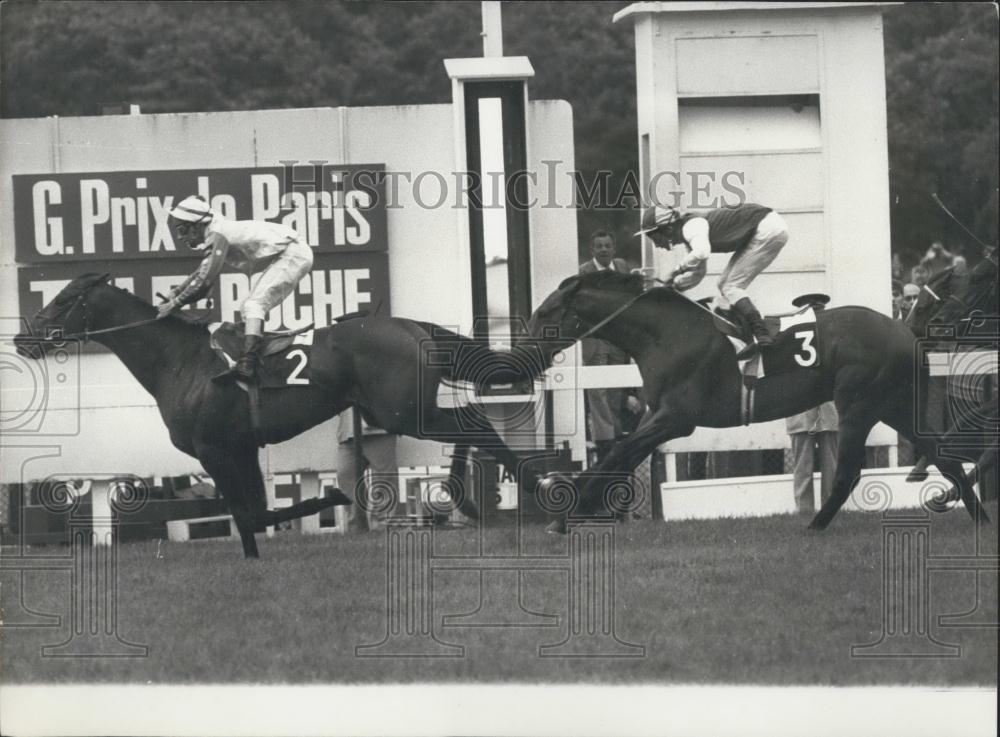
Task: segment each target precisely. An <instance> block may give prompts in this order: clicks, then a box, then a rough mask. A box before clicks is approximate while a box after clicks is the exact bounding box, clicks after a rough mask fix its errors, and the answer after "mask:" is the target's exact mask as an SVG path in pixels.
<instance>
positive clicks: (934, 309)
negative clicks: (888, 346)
mask: <svg viewBox="0 0 1000 737" xmlns="http://www.w3.org/2000/svg"><path fill="white" fill-rule="evenodd" d="M995 259H996V251H993V252H992V253H990V254H989V255H988V256H987V257H986V258H984V259H982V260H981V261H980V262H979V263H978V264H976V265H975V266H974V267H973V268H972V269H970V270H969V272H968V274H965V275H964V276H960V275H958V274H956V273H955V270H954V268H953V267H949V268H947V269H944V270H943V271H940V272H939V273H937V274H935V275H934V277H933V278H931V280H930V281H928V282H927V284H926V285H925V286H924V287H923V288H922V289H921V290H920V294H919V295H918V296H917V301H916V302H915V303H914V304H913V307H912V308H911V309H910V314H909V315H907V317H906V324H907V325H908V326H909V327H910V329H911V330H912V331H913V332H914V334H915V335H916V336H917V337H918V338H923V337H926V336H927V327H928V326H929V325H955V326H956V327H957V328H958V329H957V331H956V335H958V336H959V337H961V336H962V335H965V334H966V333H967V332H968V331H969V328H970V323H971V322H972V321H974V320H976V319H977V317H996V316H997V315H998V314H1000V312H998V306H997V262H996V260H995Z"/></svg>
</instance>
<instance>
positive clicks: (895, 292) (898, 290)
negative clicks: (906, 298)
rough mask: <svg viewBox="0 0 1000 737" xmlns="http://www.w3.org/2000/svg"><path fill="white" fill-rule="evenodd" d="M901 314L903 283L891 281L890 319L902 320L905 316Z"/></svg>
mask: <svg viewBox="0 0 1000 737" xmlns="http://www.w3.org/2000/svg"><path fill="white" fill-rule="evenodd" d="M902 312H903V283H902V282H900V281H897V280H896V279H893V280H892V319H893V320H902V319H903V318H905V317H906V315H903V314H902Z"/></svg>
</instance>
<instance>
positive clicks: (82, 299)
mask: <svg viewBox="0 0 1000 737" xmlns="http://www.w3.org/2000/svg"><path fill="white" fill-rule="evenodd" d="M98 283H100V282H95V283H94V284H92V285H91V286H90V287H88V288H87V289H86V290H84V291H83V292H81V293H80V295H79V296H77V298H76V301H75V302H73V306H72V307H70V308H69V309H68V310H67V311H66V315H65V317H63V320H64V321H65V320H68V319H69V316H70V315H72V314H73V311H74V310H76V308H77V307H80V306H82V307H83V332H79V333H70V334H69V335H64V334H62V333H59V334H57V335H55V336H52V337H48V338H35V339H34V340H35V341H37V342H39V343H59V342H62V341H66V340H77V339H79V338H83V342H84V343H86V342H88V341H89V340H90V336H92V335H105V334H107V333H117V332H119V331H121V330H129V329H131V328H137V327H140V326H142V325H150V324H152V323H154V322H156V321H157V320H159V319H160V318H159V317H158V316H157V317H150V318H146V319H145V320H136V321H135V322H129V323H126V324H124V325H115V326H114V327H110V328H101V329H99V330H91V329H90V313H89V312H88V311H87V293H88V292H89V291H90V290H91V289H92V288H93V287H94V286H96V285H97V284H98Z"/></svg>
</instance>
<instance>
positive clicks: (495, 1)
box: [481, 0, 503, 56]
mask: <svg viewBox="0 0 1000 737" xmlns="http://www.w3.org/2000/svg"><path fill="white" fill-rule="evenodd" d="M482 8H483V32H482V34H481V35H482V37H483V56H503V20H502V13H501V11H500V2H499V0H483V3H482Z"/></svg>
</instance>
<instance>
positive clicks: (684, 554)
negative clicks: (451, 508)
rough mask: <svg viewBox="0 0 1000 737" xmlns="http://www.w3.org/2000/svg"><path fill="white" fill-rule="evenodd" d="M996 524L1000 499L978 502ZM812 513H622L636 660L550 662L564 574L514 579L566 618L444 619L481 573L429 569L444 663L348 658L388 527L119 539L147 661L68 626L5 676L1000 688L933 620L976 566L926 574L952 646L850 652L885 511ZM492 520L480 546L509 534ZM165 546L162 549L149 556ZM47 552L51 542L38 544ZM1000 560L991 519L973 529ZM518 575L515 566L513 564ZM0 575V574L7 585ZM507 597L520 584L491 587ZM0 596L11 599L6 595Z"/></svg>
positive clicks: (992, 590)
mask: <svg viewBox="0 0 1000 737" xmlns="http://www.w3.org/2000/svg"><path fill="white" fill-rule="evenodd" d="M989 510H990V514H991V516H992V517H993V519H996V518H997V513H996V505H995V504H993V505H989ZM806 522H807V519H806V518H804V517H794V516H785V517H772V518H763V519H741V520H714V521H691V522H674V523H670V524H663V523H654V522H639V523H631V524H628V525H620V526H619V527H618V528H617V535H618V545H617V557H616V566H617V575H616V581H617V592H616V607H615V609H616V616H617V623H616V630H617V633H618V635H619V637H620V638H621V639H623V640H627V641H630V642H633V643H637V644H641V645H644V646H645V647H646V655H645V657H642V658H637V659H628V660H608V659H542V658H539V657H538V656H537V651H538V646H539V645H542V644H551V643H553V642H558V641H560V640H562V639H563V638H564V637H565V633H566V631H567V620H566V617H565V613H566V590H567V578H566V576H565V574H564V573H561V572H530V573H527V574H525V575H524V582H525V583H524V592H523V594H524V598H523V601H524V604H525V606H526V607H527V608H528V609H531V610H534V611H540V612H547V613H551V614H557V615H560V623H559V627H558V628H478V629H472V628H457V627H443V626H442V624H441V616H442V615H444V614H456V613H461V612H468V611H471V610H474V609H475V608H476V606H477V602H478V581H479V577H478V574H476V573H475V572H465V571H438V572H436V573H435V574H434V579H433V585H434V608H435V611H434V616H435V625H434V631H435V633H436V634H437V636H438V638H439V639H440V640H443V641H446V642H450V643H455V644H459V645H464V646H465V648H466V651H465V656H464V657H461V658H454V659H435V660H426V659H413V658H406V659H395V658H390V659H371V658H364V659H362V658H357V657H356V656H355V652H354V648H355V646H356V645H362V644H368V643H375V642H378V641H380V640H381V639H382V637H383V635H384V632H385V627H386V624H385V622H386V614H385V575H386V555H385V548H386V539H385V537H384V536H383V535H380V534H371V535H367V536H362V537H346V538H345V537H341V536H336V535H322V536H315V537H302V536H299V535H298V534H296V533H282V534H281V535H279V536H277V537H276V538H271V539H267V540H264V539H262V538H260V543H261V554H262V556H263V559H262V560H260V561H256V562H247V561H244V560H243V559H242V556H241V553H240V546H239V544H238V543H236V542H221V543H220V542H204V543H176V544H172V543H162V545H159V546H158V545H157V543H156V542H148V543H147V542H144V543H132V544H125V545H123V546H122V548H121V551H120V556H119V560H120V574H119V579H120V584H119V611H118V621H119V633H120V635H121V636H122V637H123V638H124V639H126V640H128V641H131V642H136V643H141V644H146V645H148V646H149V656H148V657H146V658H141V659H129V660H108V659H103V660H102V659H78V660H64V659H60V660H56V659H51V658H42V657H40V648H41V646H42V645H44V644H56V643H58V642H60V641H61V640H63V639H65V637H66V635H65V631H61V630H28V629H20V628H7V629H5V630H4V631H3V633H2V634H3V642H2V656H3V662H2V671H0V672H2V674H3V675H2V678H3V681H4V682H6V683H30V682H40V681H41V682H56V681H58V682H85V683H98V682H120V683H138V684H144V683H156V684H161V683H190V682H222V683H224V682H250V683H311V682H323V683H334V682H342V683H359V682H361V683H363V682H380V681H384V682H389V681H391V682H425V681H443V682H460V683H469V682H489V681H509V680H518V681H558V682H575V683H588V682H613V683H633V682H649V683H733V684H750V683H754V684H778V685H796V684H802V685H807V684H836V685H865V684H887V685H888V684H931V685H979V686H993V685H994V684H995V683H996V677H997V630H996V629H995V628H978V629H972V628H960V629H955V628H950V629H947V630H944V629H941V628H940V627H939V626H938V622H937V616H938V615H941V614H949V613H955V612H962V611H966V610H969V609H972V608H973V606H974V605H975V601H976V574H974V573H970V572H932V573H931V574H930V591H931V594H930V614H931V634H932V635H933V636H934V637H935V638H936V639H938V640H939V641H942V642H947V643H953V644H958V645H961V656H960V657H958V658H953V659H902V660H859V659H854V658H852V657H851V656H850V647H851V645H852V644H866V643H870V642H874V641H876V640H877V639H878V638H879V636H880V633H881V631H882V621H883V614H882V612H883V604H882V599H883V596H882V587H883V573H882V545H883V543H882V521H881V519H880V517H879V516H877V515H874V514H868V515H863V514H858V513H847V512H845V513H842V514H841V515H840V516H839V517H838V518H837V520H836V521H835V522H834V524H833V526H832V527H831V529H829V530H828V531H827V532H825V533H822V534H813V533H809V532H807V531H806V530H805V529H804V528H805V524H806ZM435 534H436V538H435V546H436V548H435V550H436V551H442V552H449V553H452V554H454V553H461V552H469V551H471V550H473V549H474V546H475V543H476V535H475V533H474V532H473V531H471V530H465V531H449V532H445V533H440V534H439V533H435ZM512 534H513V533H512V530H510V529H500V530H493V531H490V532H489V533H488V534H487V545H488V546H489V547H490V548H492V549H497V548H499V547H502V546H503V545H505V544H507V543H509V542H510V539H511V536H512ZM930 539H931V555H933V556H939V555H944V554H952V555H969V554H972V553H973V552H974V551H975V547H976V537H975V530H974V528H973V526H972V524H971V523H970V521H969V519H968V516H967V515H966V513H965V512H964V510H962V509H958V510H954V511H952V512H949V513H947V514H944V515H934V516H933V517H932V519H931V537H930ZM565 541H566V538H562V537H558V536H549V535H546V534H545V533H544V532H543V531H542V528H540V527H530V528H527V529H526V530H525V531H524V536H523V540H522V543H523V545H524V549H525V550H526V551H527V552H530V553H547V554H550V555H551V554H558V553H560V552H561V551H563V550H565V545H566V542H565ZM158 550H159V554H160V556H161V557H157V551H158ZM49 552H51V551H49ZM979 552H980V554H989V555H994V556H995V555H996V553H997V542H996V528H995V527H988V528H986V529H985V530H984V531H983V534H982V536H981V539H980V541H979ZM508 578H509V580H510V582H511V583H512V582H513V581H514V580H516V579H515V578H514V577H513V576H510V577H508ZM979 584H980V592H979V597H980V601H981V602H983V603H984V604H985V608H984V609H983V610H982V611H981V615H982V618H983V619H987V620H989V621H993V622H996V621H997V577H996V574H995V573H993V574H981V575H980V576H979ZM69 588H70V586H69V574H68V573H64V572H35V573H31V574H29V576H28V580H27V583H26V594H25V595H26V598H27V600H28V602H29V603H30V604H31V606H32V607H33V608H34V609H36V610H38V611H44V612H52V613H59V614H62V615H63V616H65V615H66V614H67V613H68V611H69V594H68V592H69ZM4 590H5V591H6V590H7V589H6V587H5V589H4ZM500 593H501V594H505V595H506V596H507V597H508V598H505V601H507V602H509V601H513V600H514V599H513V597H516V593H515V592H514V590H513V587H512V586H509V587H508V589H507V590H505V591H501V592H500ZM0 603H3V604H6V602H3V601H0Z"/></svg>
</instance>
